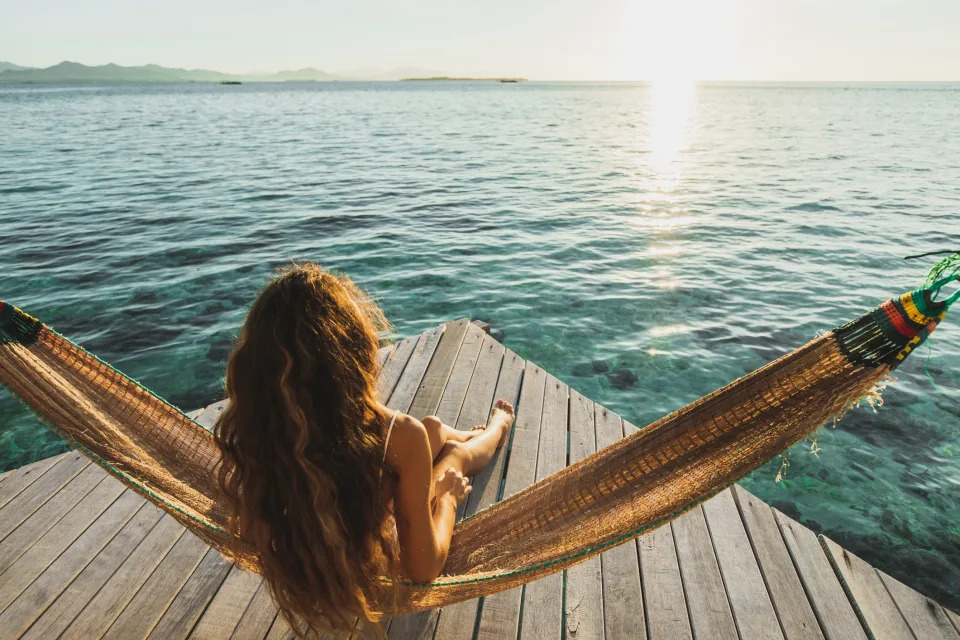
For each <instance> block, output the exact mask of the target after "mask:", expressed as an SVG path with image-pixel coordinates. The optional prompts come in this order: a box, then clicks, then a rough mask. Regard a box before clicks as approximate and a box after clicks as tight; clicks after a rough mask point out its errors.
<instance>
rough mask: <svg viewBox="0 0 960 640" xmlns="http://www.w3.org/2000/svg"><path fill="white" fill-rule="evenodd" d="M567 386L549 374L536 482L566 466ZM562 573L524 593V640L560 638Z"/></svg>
mask: <svg viewBox="0 0 960 640" xmlns="http://www.w3.org/2000/svg"><path fill="white" fill-rule="evenodd" d="M568 410H569V390H568V388H567V385H565V384H564V383H562V382H560V381H559V380H557V379H556V378H555V377H553V376H552V375H550V374H547V380H546V385H545V388H544V392H543V417H542V418H541V426H540V445H539V449H538V453H537V477H536V479H537V480H542V479H543V478H546V477H547V476H549V475H551V474H553V473H556V472H557V471H560V470H561V469H563V468H564V467H565V466H566V464H567V418H568V413H569V411H568ZM562 615H563V574H562V573H555V574H553V575H550V576H546V577H545V578H541V579H539V580H537V581H535V582H531V583H530V584H528V585H526V587H525V588H524V590H523V620H522V622H521V625H520V635H519V636H518V637H519V638H520V639H521V640H526V639H539V638H559V637H561V634H562V632H563V630H562V628H561V616H562Z"/></svg>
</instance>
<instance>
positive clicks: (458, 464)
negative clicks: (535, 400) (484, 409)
mask: <svg viewBox="0 0 960 640" xmlns="http://www.w3.org/2000/svg"><path fill="white" fill-rule="evenodd" d="M437 422H438V423H439V422H440V421H439V420H437ZM423 424H424V426H426V427H427V432H428V434H429V433H430V432H431V430H436V431H441V429H438V428H437V427H436V425H433V426H427V420H426V419H425V420H424V421H423ZM512 424H513V407H512V406H510V404H508V403H506V402H503V401H502V400H498V401H497V405H496V407H495V408H494V411H493V413H492V414H491V416H490V421H489V422H488V423H487V426H486V428H485V429H482V430H476V431H472V432H470V433H471V434H472V435H471V437H470V438H468V439H466V440H460V439H453V438H449V437H445V438H444V439H443V441H442V444H441V446H440V448H439V450H434V449H433V442H434V436H433V435H431V437H430V445H431V450H432V451H436V455H435V456H434V460H433V469H434V472H435V473H437V472H439V473H443V472H444V471H446V470H447V469H449V468H450V467H453V468H454V469H456V470H457V471H459V472H461V473H462V474H463V475H465V476H475V475H477V474H478V473H480V471H481V470H482V469H483V468H484V467H485V466H487V464H488V463H489V462H490V460H491V459H492V458H493V454H494V453H496V451H497V449H499V448H500V446H502V445H503V443H505V442H506V437H505V436H506V434H507V433H508V432H509V429H510V426H511V425H512ZM440 427H446V428H447V429H450V427H447V426H446V425H444V424H443V423H440ZM451 431H455V430H453V429H451ZM464 433H466V432H464ZM440 438H441V436H440V435H438V436H437V440H438V441H439V440H440Z"/></svg>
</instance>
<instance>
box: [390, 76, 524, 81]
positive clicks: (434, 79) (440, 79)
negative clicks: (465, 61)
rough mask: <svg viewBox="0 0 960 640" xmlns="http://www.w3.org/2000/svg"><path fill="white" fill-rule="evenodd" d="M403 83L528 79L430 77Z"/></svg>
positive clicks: (516, 79)
mask: <svg viewBox="0 0 960 640" xmlns="http://www.w3.org/2000/svg"><path fill="white" fill-rule="evenodd" d="M401 80H402V81H403V82H527V79H526V78H460V77H457V76H430V77H428V78H401Z"/></svg>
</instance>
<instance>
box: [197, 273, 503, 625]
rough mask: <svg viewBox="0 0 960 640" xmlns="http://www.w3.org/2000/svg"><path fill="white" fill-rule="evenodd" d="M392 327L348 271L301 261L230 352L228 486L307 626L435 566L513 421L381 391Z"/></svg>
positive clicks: (260, 301)
mask: <svg viewBox="0 0 960 640" xmlns="http://www.w3.org/2000/svg"><path fill="white" fill-rule="evenodd" d="M387 327H388V325H387V322H386V320H385V318H384V316H383V313H382V311H381V310H380V309H379V308H378V307H377V305H376V304H375V303H374V302H372V301H371V300H370V299H369V298H367V297H366V296H364V295H363V293H362V292H361V291H360V290H359V289H358V288H357V286H356V285H355V284H354V283H353V282H352V281H351V280H350V279H349V278H347V277H346V276H342V275H334V274H332V273H330V272H327V271H325V270H323V269H322V268H320V267H319V266H316V265H313V264H303V265H297V266H294V267H293V268H290V269H288V270H286V271H284V272H282V273H281V274H280V275H279V276H278V277H277V278H276V279H274V280H273V281H271V282H270V283H269V284H268V285H267V286H266V288H265V289H264V290H263V291H262V292H261V294H260V296H259V297H258V298H257V300H256V302H254V304H253V306H252V307H251V308H250V311H249V313H248V315H247V319H246V322H245V324H244V326H243V330H242V332H241V335H240V338H239V340H238V341H237V343H236V345H235V347H234V349H233V352H232V353H231V354H230V358H229V361H228V364H227V377H226V390H227V396H228V397H229V398H230V401H231V402H230V405H229V408H228V409H226V410H225V411H224V413H223V414H222V415H221V417H220V419H219V420H218V421H217V424H216V427H215V434H216V439H217V443H218V445H219V447H220V449H221V452H222V454H223V460H224V464H223V465H222V466H221V469H220V475H219V482H220V486H221V488H222V491H223V494H224V497H225V499H226V500H227V502H228V504H229V505H230V506H231V508H232V510H233V512H234V514H235V517H234V521H233V527H234V530H235V533H236V534H238V535H239V536H241V537H242V538H244V539H245V540H247V541H248V542H249V543H251V544H252V545H253V546H254V547H255V548H256V549H257V551H258V553H259V560H260V565H261V567H262V572H263V575H264V578H265V579H266V580H267V581H268V582H269V583H270V586H271V587H272V588H273V593H274V596H275V599H276V601H277V604H278V606H279V607H280V610H281V611H282V612H283V613H284V615H285V616H286V617H287V619H288V621H289V622H290V623H291V626H292V627H293V628H294V629H296V630H298V631H299V632H300V633H305V632H306V631H307V630H308V629H311V628H312V629H319V628H323V627H324V626H326V625H329V624H332V625H333V626H336V627H341V628H345V627H350V626H352V624H353V622H354V620H355V618H356V616H358V615H359V616H360V617H361V618H362V619H371V618H372V617H374V616H373V613H372V611H371V609H370V606H369V605H368V599H369V596H370V595H371V594H373V593H374V592H376V591H377V590H378V589H382V588H383V585H384V584H385V583H384V582H383V580H382V576H384V575H387V576H390V577H392V578H394V580H396V579H397V578H404V579H407V580H413V581H415V582H429V581H431V580H433V579H434V578H436V577H437V576H438V575H439V574H440V572H441V570H442V569H443V564H444V562H445V560H446V557H447V551H448V549H449V545H450V537H451V535H452V532H453V524H454V518H455V515H456V509H457V505H458V503H459V502H460V501H462V500H463V499H464V497H465V496H466V495H467V494H468V493H469V492H470V488H471V487H470V486H469V484H468V482H467V479H466V478H467V476H471V475H474V474H476V473H477V472H479V471H480V470H481V469H482V468H483V467H484V466H485V465H486V464H487V463H488V462H489V461H490V459H491V458H492V457H493V455H494V453H495V451H496V449H497V448H499V447H501V446H503V444H504V442H505V441H506V439H507V435H508V432H509V430H510V426H511V425H512V424H513V407H511V406H510V404H508V403H506V402H504V401H502V400H500V401H497V403H496V406H495V408H494V410H493V413H492V415H491V418H490V420H489V422H488V424H487V425H485V426H484V425H479V426H477V427H474V429H473V430H472V431H458V430H456V429H452V428H450V427H449V426H447V425H445V424H443V423H442V422H441V421H440V420H439V419H438V418H436V417H433V416H428V417H426V418H423V419H422V420H418V419H417V418H415V417H412V416H408V415H404V414H402V413H399V412H397V411H393V410H391V409H388V408H387V407H385V406H384V405H383V404H381V403H380V401H379V399H378V398H377V393H376V381H377V374H378V372H379V365H378V358H377V353H378V346H379V334H380V332H382V331H384V330H385V329H387ZM301 625H302V626H301ZM298 627H299V628H298Z"/></svg>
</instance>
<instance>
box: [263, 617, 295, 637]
mask: <svg viewBox="0 0 960 640" xmlns="http://www.w3.org/2000/svg"><path fill="white" fill-rule="evenodd" d="M296 638H297V636H296V634H294V633H293V631H292V630H291V629H290V625H289V624H287V621H286V620H285V619H284V617H283V616H277V618H276V620H274V621H273V626H271V627H270V633H268V634H267V640H296Z"/></svg>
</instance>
